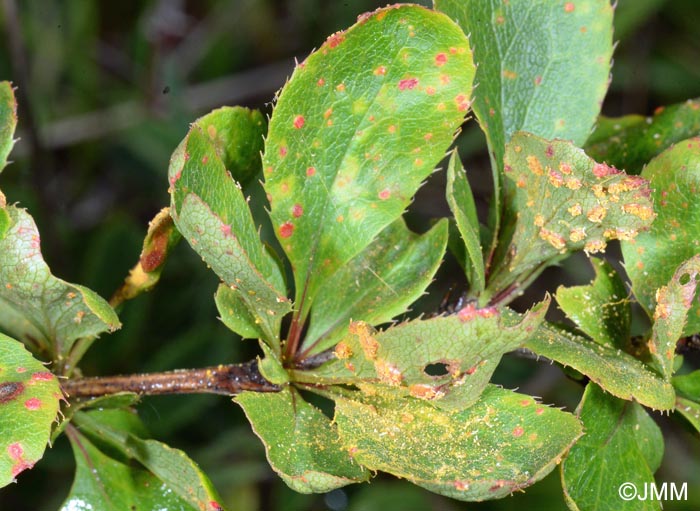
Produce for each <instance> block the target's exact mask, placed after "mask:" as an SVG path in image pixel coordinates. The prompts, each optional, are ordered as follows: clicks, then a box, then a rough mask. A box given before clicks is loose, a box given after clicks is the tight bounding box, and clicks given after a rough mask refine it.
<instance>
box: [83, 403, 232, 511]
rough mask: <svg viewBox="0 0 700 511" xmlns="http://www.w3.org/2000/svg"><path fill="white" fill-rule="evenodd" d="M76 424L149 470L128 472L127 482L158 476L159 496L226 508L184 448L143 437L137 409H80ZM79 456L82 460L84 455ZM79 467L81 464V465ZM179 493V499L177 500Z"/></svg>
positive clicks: (194, 506) (139, 491)
mask: <svg viewBox="0 0 700 511" xmlns="http://www.w3.org/2000/svg"><path fill="white" fill-rule="evenodd" d="M73 423H74V424H76V425H77V426H78V427H79V428H80V430H81V431H82V432H84V433H85V434H87V435H89V436H90V437H91V438H92V439H93V441H99V442H100V443H104V444H106V445H109V446H110V447H111V448H113V449H116V450H117V451H118V452H119V453H120V454H121V455H122V456H124V457H125V458H126V459H131V460H135V461H138V462H139V463H140V464H141V465H143V466H144V467H145V468H146V469H147V470H148V472H147V473H146V474H144V473H143V471H141V470H137V471H133V469H131V470H130V472H131V474H129V473H127V474H125V476H126V482H128V481H129V478H134V477H139V476H140V477H146V478H148V479H151V480H153V479H154V480H155V483H156V484H154V486H156V487H157V488H158V489H159V493H160V497H158V498H161V499H162V498H163V497H165V496H170V495H172V496H171V497H170V498H171V499H173V501H177V500H181V501H182V502H184V503H186V504H187V506H189V507H185V508H184V509H190V508H192V509H197V510H200V509H206V510H213V511H219V510H221V509H223V508H222V507H221V504H220V502H221V498H220V497H219V496H218V494H217V492H216V490H215V489H214V487H213V485H212V484H211V481H209V478H208V477H207V476H206V475H205V474H204V473H203V472H202V471H201V469H200V468H199V467H198V466H197V464H196V463H195V462H194V461H192V460H191V459H190V458H189V457H188V456H187V455H186V454H185V453H184V452H183V451H181V450H179V449H173V448H172V447H170V446H168V445H166V444H164V443H162V442H158V441H156V440H150V439H145V438H143V437H144V436H146V431H145V428H144V426H143V424H142V423H141V422H140V420H139V419H138V416H137V415H136V414H135V412H133V411H131V410H124V409H120V410H92V411H87V412H78V413H77V414H76V415H75V417H74V419H73ZM73 437H74V435H71V436H69V438H71V439H72V440H73V441H74V442H75V439H74V438H73ZM76 458H77V459H78V461H79V463H80V457H79V456H76ZM110 465H112V466H113V467H114V470H115V471H118V470H120V469H121V467H119V466H118V465H115V464H114V463H107V466H108V467H109V466H110ZM78 466H79V467H80V464H79V465H78ZM121 470H123V469H121ZM93 477H94V476H93ZM79 479H82V480H83V482H85V476H84V475H81V474H80V473H79V472H78V474H77V475H76V481H78V480H79ZM132 493H133V494H134V495H133V496H132V498H144V497H145V496H147V495H148V494H149V491H148V489H145V492H144V489H141V488H136V491H133V490H132ZM144 493H145V495H144ZM176 496H177V497H179V499H176V498H175V497H176ZM180 505H181V504H180ZM108 509H111V508H108ZM115 509H117V508H115ZM126 509H128V508H126ZM176 509H177V508H176Z"/></svg>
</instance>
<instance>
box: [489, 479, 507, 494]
mask: <svg viewBox="0 0 700 511" xmlns="http://www.w3.org/2000/svg"><path fill="white" fill-rule="evenodd" d="M505 485H506V482H505V481H504V480H503V479H499V480H497V481H496V482H495V483H494V485H493V486H492V487H491V488H489V491H496V490H500V489H501V488H503V487H504V486H505Z"/></svg>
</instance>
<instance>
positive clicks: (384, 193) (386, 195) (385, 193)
mask: <svg viewBox="0 0 700 511" xmlns="http://www.w3.org/2000/svg"><path fill="white" fill-rule="evenodd" d="M389 197H391V190H389V189H388V188H384V190H382V191H381V192H379V198H380V199H381V200H386V199H388V198H389Z"/></svg>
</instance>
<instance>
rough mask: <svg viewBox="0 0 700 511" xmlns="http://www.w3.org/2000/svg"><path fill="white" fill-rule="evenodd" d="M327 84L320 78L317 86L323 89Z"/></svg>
mask: <svg viewBox="0 0 700 511" xmlns="http://www.w3.org/2000/svg"><path fill="white" fill-rule="evenodd" d="M325 84H326V80H324V79H323V78H319V79H318V81H317V82H316V85H318V86H319V87H323V86H324V85H325Z"/></svg>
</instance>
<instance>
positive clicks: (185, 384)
mask: <svg viewBox="0 0 700 511" xmlns="http://www.w3.org/2000/svg"><path fill="white" fill-rule="evenodd" d="M61 386H62V387H63V390H64V391H65V392H66V394H68V396H69V397H71V398H86V397H99V396H104V395H108V394H117V393H119V392H134V393H136V394H140V395H147V396H155V395H161V394H223V395H227V396H234V395H236V394H239V393H240V392H243V391H244V390H251V391H254V392H278V391H279V390H280V387H278V386H277V385H274V384H272V383H270V382H269V381H267V380H266V379H265V378H263V376H262V375H261V374H260V371H259V370H258V363H257V360H251V361H250V362H246V363H245V364H229V365H218V366H214V367H205V368H202V369H178V370H176V371H167V372H163V373H146V374H129V375H125V376H98V377H90V378H76V379H70V380H66V381H64V382H62V384H61Z"/></svg>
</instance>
